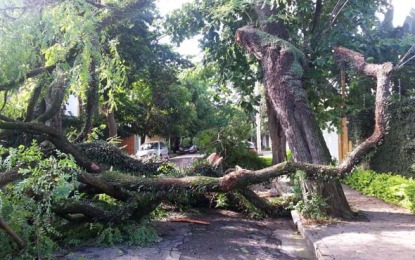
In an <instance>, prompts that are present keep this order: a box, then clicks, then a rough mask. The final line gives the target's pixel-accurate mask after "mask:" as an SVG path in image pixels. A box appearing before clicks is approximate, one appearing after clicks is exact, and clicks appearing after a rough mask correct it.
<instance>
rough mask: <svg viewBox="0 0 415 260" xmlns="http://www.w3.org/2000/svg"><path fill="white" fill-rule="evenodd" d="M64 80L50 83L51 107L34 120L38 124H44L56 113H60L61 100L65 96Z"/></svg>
mask: <svg viewBox="0 0 415 260" xmlns="http://www.w3.org/2000/svg"><path fill="white" fill-rule="evenodd" d="M65 84H66V80H65V79H58V80H57V82H54V83H52V86H51V99H52V100H51V103H52V104H51V105H50V107H49V108H48V109H47V110H46V111H45V113H43V114H42V115H40V116H39V117H37V118H36V119H35V120H36V121H38V122H42V123H44V122H46V121H47V120H49V119H51V118H52V117H53V116H55V115H56V114H57V113H59V112H60V108H61V107H62V103H63V98H64V96H65Z"/></svg>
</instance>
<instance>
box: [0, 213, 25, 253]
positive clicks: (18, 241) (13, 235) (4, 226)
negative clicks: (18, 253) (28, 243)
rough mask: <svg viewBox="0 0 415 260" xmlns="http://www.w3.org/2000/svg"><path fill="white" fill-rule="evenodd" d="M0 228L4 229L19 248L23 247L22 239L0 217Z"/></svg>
mask: <svg viewBox="0 0 415 260" xmlns="http://www.w3.org/2000/svg"><path fill="white" fill-rule="evenodd" d="M0 228H1V229H3V230H4V231H6V233H7V234H8V235H9V236H10V237H11V238H12V239H13V240H14V242H16V244H17V245H18V246H19V248H20V249H23V248H24V247H25V245H24V242H23V240H22V239H21V238H20V237H19V236H18V235H17V234H16V232H14V231H13V229H11V228H10V227H9V225H7V223H6V222H4V221H3V220H2V219H0Z"/></svg>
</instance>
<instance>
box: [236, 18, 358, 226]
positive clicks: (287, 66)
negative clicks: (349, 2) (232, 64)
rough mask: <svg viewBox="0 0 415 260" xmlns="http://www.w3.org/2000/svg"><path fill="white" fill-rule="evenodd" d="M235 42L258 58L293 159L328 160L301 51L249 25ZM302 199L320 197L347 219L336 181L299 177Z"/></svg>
mask: <svg viewBox="0 0 415 260" xmlns="http://www.w3.org/2000/svg"><path fill="white" fill-rule="evenodd" d="M235 37H236V41H237V42H238V43H239V44H240V45H241V46H242V47H244V48H245V49H246V50H247V51H248V52H250V53H252V54H253V55H254V56H255V57H256V58H257V59H259V60H261V64H262V70H263V73H264V82H265V84H264V85H265V87H266V88H267V92H268V96H269V98H270V103H271V106H272V108H273V109H274V110H275V112H276V114H277V115H278V117H279V120H280V122H281V125H282V128H283V129H284V133H285V136H286V138H287V142H288V145H289V147H290V149H291V152H292V155H293V158H294V160H295V161H298V162H307V163H313V164H328V163H330V153H329V151H328V148H327V146H326V143H325V142H324V138H323V135H322V132H321V130H320V128H319V126H318V123H317V121H316V118H315V115H314V113H313V111H312V109H311V107H310V105H309V102H308V100H307V94H306V91H305V89H304V88H303V85H302V75H303V68H302V67H303V65H304V62H305V57H304V54H303V53H302V52H301V51H300V50H298V49H297V48H295V47H294V46H293V45H291V44H290V43H288V42H287V41H285V40H282V39H280V38H278V37H275V36H273V35H270V34H268V33H265V32H263V31H260V30H258V29H255V28H253V27H250V26H246V27H243V28H240V29H238V30H237V32H236V36H235ZM301 186H302V194H303V199H304V200H306V201H307V200H309V199H311V197H312V196H315V195H317V196H320V197H322V198H323V199H324V200H325V202H326V203H327V204H328V207H327V208H323V207H321V208H320V210H322V211H323V212H324V213H326V214H327V215H330V216H333V217H341V218H351V217H352V212H351V209H350V207H349V205H348V202H347V200H346V197H345V196H344V193H343V190H342V188H341V185H340V182H339V181H337V180H333V181H330V182H325V181H321V180H315V181H314V180H313V181H311V180H305V179H304V180H303V181H302V184H301Z"/></svg>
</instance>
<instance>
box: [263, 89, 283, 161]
mask: <svg viewBox="0 0 415 260" xmlns="http://www.w3.org/2000/svg"><path fill="white" fill-rule="evenodd" d="M266 104H267V114H268V129H269V135H270V137H271V144H272V145H271V146H272V165H275V164H277V163H280V162H283V161H285V160H286V159H287V155H286V150H287V145H286V143H287V139H286V138H285V134H284V130H283V129H282V127H281V124H280V121H279V119H278V116H277V114H276V113H275V110H274V108H273V107H272V105H271V101H270V100H269V97H268V93H266Z"/></svg>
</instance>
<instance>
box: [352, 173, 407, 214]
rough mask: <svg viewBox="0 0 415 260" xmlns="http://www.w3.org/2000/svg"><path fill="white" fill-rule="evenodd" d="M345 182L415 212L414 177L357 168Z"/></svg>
mask: <svg viewBox="0 0 415 260" xmlns="http://www.w3.org/2000/svg"><path fill="white" fill-rule="evenodd" d="M344 182H345V183H346V184H347V185H349V186H350V187H352V188H353V189H357V190H360V191H361V192H362V193H363V194H366V195H371V196H376V197H378V198H380V199H382V200H385V201H387V202H390V203H393V204H396V205H399V206H402V207H404V208H407V209H409V210H410V211H411V212H413V213H415V180H413V179H412V178H405V177H403V176H400V175H393V174H391V173H377V172H374V171H370V170H362V169H357V170H355V171H353V172H352V174H351V175H349V176H348V177H346V179H345V180H344Z"/></svg>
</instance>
